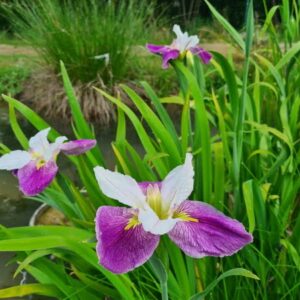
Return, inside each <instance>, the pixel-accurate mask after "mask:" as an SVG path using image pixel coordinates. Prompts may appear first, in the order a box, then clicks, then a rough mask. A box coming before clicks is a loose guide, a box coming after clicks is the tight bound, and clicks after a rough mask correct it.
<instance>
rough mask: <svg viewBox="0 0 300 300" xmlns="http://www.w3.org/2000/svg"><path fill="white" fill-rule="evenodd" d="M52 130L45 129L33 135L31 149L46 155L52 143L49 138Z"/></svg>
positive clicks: (30, 141) (30, 143) (30, 142)
mask: <svg viewBox="0 0 300 300" xmlns="http://www.w3.org/2000/svg"><path fill="white" fill-rule="evenodd" d="M50 130H51V128H46V129H43V130H41V131H40V132H38V133H37V134H36V135H35V136H33V137H32V138H31V139H30V140H29V147H30V149H32V150H33V151H34V152H37V153H39V154H41V155H44V153H45V152H46V151H47V149H48V148H49V145H50V144H49V142H48V139H47V136H48V134H49V131H50Z"/></svg>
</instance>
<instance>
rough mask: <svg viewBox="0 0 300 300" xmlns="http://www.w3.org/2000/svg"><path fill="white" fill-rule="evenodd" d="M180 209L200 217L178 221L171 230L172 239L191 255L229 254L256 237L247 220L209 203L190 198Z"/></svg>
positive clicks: (178, 210)
mask: <svg viewBox="0 0 300 300" xmlns="http://www.w3.org/2000/svg"><path fill="white" fill-rule="evenodd" d="M178 212H182V213H185V214H187V215H188V216H189V217H191V218H194V219H196V220H198V222H195V221H182V222H178V223H177V224H176V225H175V227H174V228H173V229H172V230H171V231H170V232H169V237H170V239H171V240H172V241H173V242H174V243H175V244H176V245H177V246H178V247H179V248H181V249H182V250H183V251H184V252H185V253H186V254H187V255H189V256H192V257H196V258H200V257H204V256H220V257H222V256H228V255H232V254H234V253H235V252H237V251H239V250H240V249H241V248H243V247H244V246H246V245H247V244H249V243H251V242H252V241H253V237H252V235H251V234H249V233H248V232H247V231H246V230H245V228H244V226H243V224H241V223H240V222H238V221H237V220H234V219H231V218H229V217H227V216H225V215H224V214H223V213H221V212H219V211H218V210H216V209H215V208H214V207H212V206H210V205H208V204H206V203H203V202H199V201H188V200H187V201H184V202H183V203H182V204H181V205H180V207H179V208H178V209H177V213H178Z"/></svg>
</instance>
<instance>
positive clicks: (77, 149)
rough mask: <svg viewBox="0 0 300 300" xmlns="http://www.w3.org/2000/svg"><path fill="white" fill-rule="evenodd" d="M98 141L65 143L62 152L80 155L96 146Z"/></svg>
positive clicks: (61, 148) (61, 147)
mask: <svg viewBox="0 0 300 300" xmlns="http://www.w3.org/2000/svg"><path fill="white" fill-rule="evenodd" d="M96 143H97V142H96V140H76V141H70V142H67V143H64V144H62V145H61V146H60V150H61V151H63V152H64V153H65V154H67V155H79V154H82V153H84V152H86V151H88V150H90V149H92V148H93V147H94V146H95V145H96Z"/></svg>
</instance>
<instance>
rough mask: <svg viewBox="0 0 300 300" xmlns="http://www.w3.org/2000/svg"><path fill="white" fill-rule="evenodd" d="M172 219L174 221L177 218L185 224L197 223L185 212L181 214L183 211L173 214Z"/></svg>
mask: <svg viewBox="0 0 300 300" xmlns="http://www.w3.org/2000/svg"><path fill="white" fill-rule="evenodd" d="M173 218H175V219H177V218H178V219H181V220H183V221H186V222H199V220H198V219H196V218H192V217H191V216H190V215H189V214H187V213H186V212H183V211H180V212H175V213H174V215H173Z"/></svg>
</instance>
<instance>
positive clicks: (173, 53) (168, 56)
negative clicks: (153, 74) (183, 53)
mask: <svg viewBox="0 0 300 300" xmlns="http://www.w3.org/2000/svg"><path fill="white" fill-rule="evenodd" d="M179 55H180V51H179V50H177V49H167V50H166V51H164V52H162V60H163V63H162V67H163V69H167V68H168V67H169V61H170V60H173V59H176V58H178V57H179Z"/></svg>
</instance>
